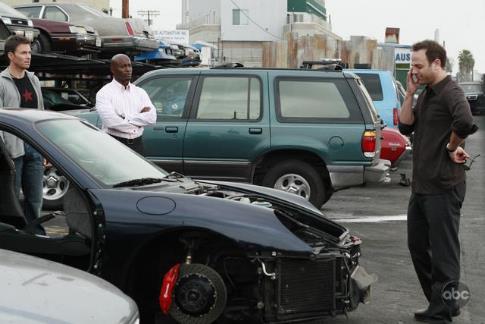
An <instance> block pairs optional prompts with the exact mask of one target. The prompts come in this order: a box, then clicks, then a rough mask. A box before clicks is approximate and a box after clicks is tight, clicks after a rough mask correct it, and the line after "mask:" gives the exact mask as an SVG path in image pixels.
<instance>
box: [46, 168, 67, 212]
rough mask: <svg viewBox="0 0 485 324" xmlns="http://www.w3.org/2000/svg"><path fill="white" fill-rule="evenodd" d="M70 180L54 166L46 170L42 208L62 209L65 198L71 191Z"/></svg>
mask: <svg viewBox="0 0 485 324" xmlns="http://www.w3.org/2000/svg"><path fill="white" fill-rule="evenodd" d="M69 184H70V183H69V180H67V178H66V177H64V176H63V175H62V174H60V173H59V172H58V171H57V169H56V168H55V167H53V166H47V167H46V168H45V169H44V176H43V179H42V198H43V203H42V206H43V207H42V208H43V209H47V210H58V209H61V208H62V202H63V198H64V196H65V195H66V193H67V191H68V190H69Z"/></svg>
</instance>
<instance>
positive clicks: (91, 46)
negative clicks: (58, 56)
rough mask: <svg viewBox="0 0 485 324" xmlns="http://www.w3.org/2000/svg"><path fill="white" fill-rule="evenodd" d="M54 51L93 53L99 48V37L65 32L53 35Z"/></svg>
mask: <svg viewBox="0 0 485 324" xmlns="http://www.w3.org/2000/svg"><path fill="white" fill-rule="evenodd" d="M53 43H54V48H53V50H54V51H65V52H69V53H93V52H99V51H100V49H101V38H100V37H99V36H96V35H91V34H77V35H72V34H65V35H56V36H55V37H53Z"/></svg>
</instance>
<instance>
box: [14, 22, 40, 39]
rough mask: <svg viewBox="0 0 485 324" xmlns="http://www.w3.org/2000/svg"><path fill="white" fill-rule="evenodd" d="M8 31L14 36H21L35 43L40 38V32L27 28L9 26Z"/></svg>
mask: <svg viewBox="0 0 485 324" xmlns="http://www.w3.org/2000/svg"><path fill="white" fill-rule="evenodd" d="M8 29H9V30H10V32H11V33H12V34H15V35H19V36H24V37H25V38H27V39H28V40H29V41H31V42H32V41H33V40H34V39H36V38H37V37H38V36H39V30H38V29H35V28H31V27H27V26H12V25H9V26H8Z"/></svg>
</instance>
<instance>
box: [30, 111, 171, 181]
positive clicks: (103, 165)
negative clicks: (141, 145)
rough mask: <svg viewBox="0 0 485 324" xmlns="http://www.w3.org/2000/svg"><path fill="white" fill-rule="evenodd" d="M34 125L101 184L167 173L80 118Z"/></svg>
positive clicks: (47, 121)
mask: <svg viewBox="0 0 485 324" xmlns="http://www.w3.org/2000/svg"><path fill="white" fill-rule="evenodd" d="M37 128H38V130H39V131H40V133H41V134H42V135H44V136H45V137H46V138H47V139H49V140H50V141H51V142H52V143H53V144H54V145H56V146H57V147H58V148H59V149H60V150H61V151H62V152H64V153H65V154H66V155H67V156H69V158H71V160H72V161H74V163H76V164H77V165H79V166H80V167H81V168H82V169H84V170H85V171H86V172H87V173H89V174H90V175H91V176H92V177H93V178H95V179H97V180H98V181H99V182H101V183H102V184H103V185H106V186H113V185H116V184H119V183H123V182H127V181H132V180H137V179H147V178H155V179H159V178H164V177H165V176H166V175H167V173H166V172H165V171H163V170H162V169H160V168H158V167H157V166H155V165H153V164H151V163H150V162H148V161H146V160H145V159H144V158H143V157H141V156H139V155H138V154H136V153H134V152H133V151H132V150H130V149H129V148H128V147H126V146H125V145H124V144H122V143H120V142H118V141H117V140H115V139H114V138H112V137H111V136H109V135H107V134H105V133H103V132H102V131H100V130H99V129H97V128H95V127H94V126H90V125H86V124H85V122H82V121H80V120H77V119H76V120H63V119H55V120H46V121H42V122H39V123H37Z"/></svg>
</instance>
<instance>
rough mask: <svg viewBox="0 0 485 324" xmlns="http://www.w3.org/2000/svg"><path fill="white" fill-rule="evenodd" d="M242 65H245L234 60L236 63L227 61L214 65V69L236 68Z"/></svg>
mask: <svg viewBox="0 0 485 324" xmlns="http://www.w3.org/2000/svg"><path fill="white" fill-rule="evenodd" d="M242 67H244V65H243V64H241V63H237V62H234V63H225V64H221V65H216V66H214V67H212V69H235V68H242Z"/></svg>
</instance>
